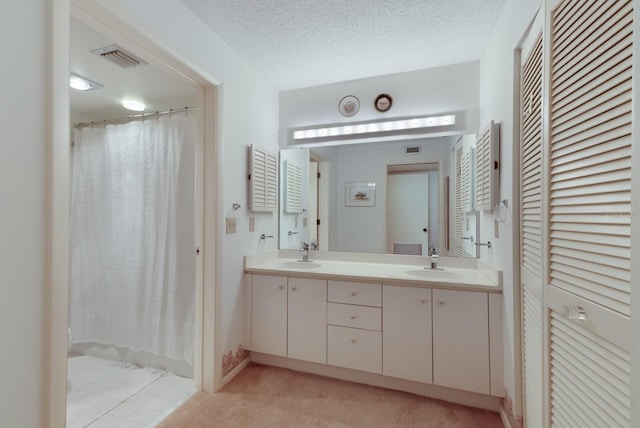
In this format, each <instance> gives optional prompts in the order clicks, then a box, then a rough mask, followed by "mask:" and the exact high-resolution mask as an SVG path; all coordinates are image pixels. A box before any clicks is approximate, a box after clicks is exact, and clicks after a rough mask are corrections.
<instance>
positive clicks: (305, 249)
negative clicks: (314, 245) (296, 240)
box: [300, 242, 309, 251]
mask: <svg viewBox="0 0 640 428" xmlns="http://www.w3.org/2000/svg"><path fill="white" fill-rule="evenodd" d="M300 245H302V248H300V251H309V244H307V243H306V242H301V243H300Z"/></svg>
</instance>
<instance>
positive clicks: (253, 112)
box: [99, 0, 278, 373]
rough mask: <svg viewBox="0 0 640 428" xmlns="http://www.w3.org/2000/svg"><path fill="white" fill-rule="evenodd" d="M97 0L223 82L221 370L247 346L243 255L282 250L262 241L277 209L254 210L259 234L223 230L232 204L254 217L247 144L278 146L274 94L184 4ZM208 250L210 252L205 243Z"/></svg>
mask: <svg viewBox="0 0 640 428" xmlns="http://www.w3.org/2000/svg"><path fill="white" fill-rule="evenodd" d="M99 3H100V4H101V5H102V6H103V7H105V8H106V9H107V10H109V11H112V12H113V13H114V14H115V15H117V16H118V17H121V18H122V19H123V20H124V21H125V22H128V23H130V24H131V25H133V26H135V27H136V28H138V29H139V30H140V31H141V32H142V33H144V34H145V35H147V36H148V37H150V38H151V39H152V40H155V41H156V42H157V43H158V44H160V45H162V46H164V47H165V48H166V49H167V50H168V51H169V52H171V53H172V54H173V55H174V56H176V57H178V58H179V59H181V60H183V61H184V62H185V63H186V64H188V65H189V66H191V67H192V68H193V69H195V70H196V71H198V72H199V73H200V74H202V75H203V76H205V77H208V78H209V79H210V80H212V81H214V82H219V83H221V85H220V86H219V87H218V91H217V97H218V100H217V105H216V108H217V112H218V117H217V122H216V123H217V127H218V131H217V135H218V136H219V137H220V138H222V149H221V151H219V152H218V153H217V156H219V157H220V159H219V162H218V165H219V169H220V171H219V174H218V177H219V178H220V179H221V183H220V184H219V186H218V189H219V190H218V195H217V197H218V201H219V203H220V204H219V206H218V208H217V209H218V213H217V214H218V218H219V221H218V226H217V233H218V236H219V237H220V238H221V240H222V245H221V246H220V245H218V250H219V254H218V257H220V259H219V262H218V264H217V267H216V268H217V270H218V271H217V274H216V276H217V281H218V282H219V284H218V288H217V290H218V292H217V294H216V300H217V301H216V308H217V309H218V310H219V311H220V312H221V313H220V312H219V313H218V314H217V316H216V319H217V320H219V324H220V323H221V324H222V325H217V326H216V329H217V330H218V331H220V332H221V333H222V334H221V337H219V338H218V339H217V340H216V344H217V345H218V348H217V349H216V350H215V352H216V361H215V362H208V361H205V364H212V363H213V364H215V368H214V369H215V370H216V372H217V373H220V371H221V364H222V362H221V361H222V355H223V354H227V353H229V352H233V353H235V352H236V350H237V349H238V346H240V345H243V344H244V316H243V312H244V291H243V290H244V289H243V287H242V278H243V272H242V266H243V256H244V255H245V254H250V253H256V252H262V251H269V250H275V249H276V248H277V239H275V238H274V239H268V240H260V239H259V236H260V234H262V233H265V234H267V235H274V236H277V233H278V219H277V213H275V212H274V213H256V214H255V217H256V229H255V232H249V227H248V221H241V222H239V223H238V227H237V233H236V234H229V235H225V234H224V228H223V225H224V222H223V220H224V217H225V216H226V215H227V213H228V212H229V211H230V210H231V209H232V204H233V203H234V202H235V203H239V204H241V205H242V208H241V210H239V212H236V215H237V216H239V217H241V218H242V219H245V220H246V219H247V218H248V216H249V215H250V213H248V212H247V211H246V207H247V201H248V197H247V182H248V180H247V176H248V166H247V164H248V162H247V160H248V151H247V150H248V145H249V144H255V145H257V146H258V147H261V148H263V149H265V150H269V151H277V149H278V142H277V128H278V96H277V92H276V91H275V90H274V89H273V88H272V87H271V86H270V85H269V84H267V83H266V82H265V81H264V80H263V78H262V77H261V75H260V74H259V73H258V72H256V71H255V70H253V69H251V68H250V67H249V66H248V65H247V64H246V63H245V62H244V61H243V60H242V59H241V58H240V57H239V56H238V55H237V54H236V53H235V52H234V51H233V50H231V49H230V48H229V47H228V46H227V45H226V44H225V43H224V42H223V41H222V40H221V39H220V38H219V37H218V36H217V35H216V34H215V33H214V32H213V31H212V30H211V29H210V28H209V27H207V26H206V25H205V24H204V23H203V22H202V21H201V20H200V19H199V18H198V17H197V16H196V15H195V14H193V13H192V12H191V10H189V9H188V8H187V7H186V6H185V5H184V4H182V3H181V2H179V1H177V0H139V1H135V2H131V1H127V0H99ZM150 12H152V13H150ZM208 119H213V118H208ZM207 184H208V185H209V186H211V183H207ZM209 189H211V187H209ZM220 191H221V193H222V194H220ZM205 215H208V214H207V213H205ZM208 248H211V244H209V247H208ZM204 251H205V252H206V251H207V244H206V243H205V248H204ZM211 309H212V308H207V309H206V310H211Z"/></svg>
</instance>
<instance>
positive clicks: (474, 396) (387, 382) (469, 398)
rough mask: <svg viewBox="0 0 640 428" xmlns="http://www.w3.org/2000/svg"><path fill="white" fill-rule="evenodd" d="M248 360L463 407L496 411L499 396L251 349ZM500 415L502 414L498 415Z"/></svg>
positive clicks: (498, 408) (498, 409) (498, 404)
mask: <svg viewBox="0 0 640 428" xmlns="http://www.w3.org/2000/svg"><path fill="white" fill-rule="evenodd" d="M250 358H251V361H252V362H254V363H257V364H263V365H267V366H275V367H281V368H285V369H290V370H295V371H299V372H305V373H311V374H316V375H320V376H325V377H330V378H334V379H341V380H345V381H349V382H356V383H363V384H366V385H371V386H377V387H381V388H387V389H395V390H397V391H404V392H410V393H413V394H417V395H422V396H424V397H430V398H435V399H438V400H444V401H448V402H450V403H456V404H462V405H464V406H469V407H476V408H479V409H486V410H491V411H494V412H499V411H500V400H501V398H500V397H493V396H490V395H485V394H478V393H475V392H469V391H461V390H458V389H452V388H446V387H443V386H438V385H429V384H424V383H420V382H413V381H410V380H404V379H396V378H392V377H389V376H383V375H379V374H375V373H367V372H362V371H358V370H351V369H345V368H341V367H334V366H328V365H325V364H317V363H310V362H307V361H300V360H294V359H290V358H285V357H277V356H275V355H268V354H261V353H258V352H254V351H252V352H251V354H250ZM500 417H501V418H502V415H501V416H500Z"/></svg>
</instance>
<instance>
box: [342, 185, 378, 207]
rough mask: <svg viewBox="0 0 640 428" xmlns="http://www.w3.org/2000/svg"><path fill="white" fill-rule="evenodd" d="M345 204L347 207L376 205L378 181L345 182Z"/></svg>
mask: <svg viewBox="0 0 640 428" xmlns="http://www.w3.org/2000/svg"><path fill="white" fill-rule="evenodd" d="M344 190H345V206H347V207H375V206H376V183H375V182H362V183H345V189H344Z"/></svg>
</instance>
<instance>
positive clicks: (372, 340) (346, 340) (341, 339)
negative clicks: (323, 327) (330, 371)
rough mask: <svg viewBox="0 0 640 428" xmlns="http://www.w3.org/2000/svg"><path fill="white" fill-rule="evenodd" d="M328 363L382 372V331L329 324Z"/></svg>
mask: <svg viewBox="0 0 640 428" xmlns="http://www.w3.org/2000/svg"><path fill="white" fill-rule="evenodd" d="M327 363H328V364H330V365H332V366H338V367H345V368H348V369H355V370H361V371H365V372H372V373H382V333H380V332H378V331H371V330H360V329H357V328H349V327H337V326H334V325H330V326H327Z"/></svg>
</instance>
